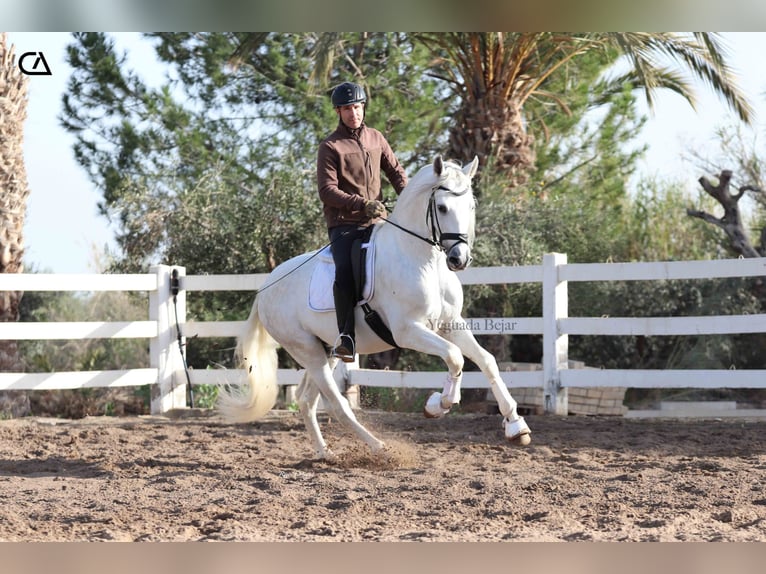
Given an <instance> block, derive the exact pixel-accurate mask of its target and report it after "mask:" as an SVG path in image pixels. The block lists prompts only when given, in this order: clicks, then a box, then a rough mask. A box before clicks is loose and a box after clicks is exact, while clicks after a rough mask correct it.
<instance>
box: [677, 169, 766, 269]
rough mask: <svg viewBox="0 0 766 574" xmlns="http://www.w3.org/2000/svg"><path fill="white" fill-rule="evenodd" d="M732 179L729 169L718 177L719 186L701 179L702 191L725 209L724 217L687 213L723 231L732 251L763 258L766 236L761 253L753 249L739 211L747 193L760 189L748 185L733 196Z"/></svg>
mask: <svg viewBox="0 0 766 574" xmlns="http://www.w3.org/2000/svg"><path fill="white" fill-rule="evenodd" d="M731 178H732V172H731V170H728V169H725V170H723V171H721V174H720V175H719V176H718V184H717V185H713V184H712V183H711V182H710V180H708V179H707V178H706V177H704V176H703V177H701V178H699V183H700V185H701V186H702V189H704V190H705V192H706V193H707V194H708V195H709V196H711V197H712V198H713V199H715V200H716V201H717V202H718V203H719V204H720V205H721V207H723V216H722V217H715V216H714V215H711V214H709V213H707V212H705V211H701V210H695V209H687V210H686V213H687V215H689V216H691V217H697V218H699V219H702V220H703V221H706V222H708V223H712V224H713V225H716V226H718V227H720V228H721V229H723V231H724V233H726V235H727V236H728V238H729V244H730V245H731V247H732V249H734V251H735V252H737V253H739V254H740V255H742V256H743V257H761V256H762V254H763V253H766V235H765V234H764V233H761V238H760V239H761V245H760V251H759V250H758V249H756V248H755V247H753V244H752V243H751V242H750V239H749V238H748V236H747V233H746V232H745V226H744V225H743V223H742V216H741V213H740V209H739V200H740V199H741V198H742V196H743V195H744V194H745V192H746V191H760V189H758V188H755V187H754V186H751V185H746V186H743V187H741V188H740V189H739V192H738V193H736V194H734V195H732V193H731V191H730V190H729V188H730V185H731Z"/></svg>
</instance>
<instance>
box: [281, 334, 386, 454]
mask: <svg viewBox="0 0 766 574" xmlns="http://www.w3.org/2000/svg"><path fill="white" fill-rule="evenodd" d="M284 347H285V350H286V351H287V352H288V353H290V355H291V356H292V357H293V358H294V359H295V360H296V361H298V362H299V363H300V364H302V365H303V366H304V367H305V368H306V375H305V377H306V378H307V381H306V382H305V385H304V387H305V389H306V391H307V392H306V393H304V394H305V395H306V399H307V403H306V414H304V420H306V417H307V416H308V417H309V422H308V424H307V429H309V435H310V436H312V432H314V431H313V430H312V429H316V435H314V436H318V437H319V440H320V442H319V443H315V449H316V448H317V446H321V445H324V441H323V440H322V439H321V434H320V433H319V430H318V425H317V426H316V427H314V423H315V422H316V406H315V405H314V408H313V409H312V408H309V406H310V405H309V403H308V401H309V400H310V401H311V404H314V403H315V401H316V400H317V397H316V396H315V395H314V393H318V394H321V395H322V398H323V399H324V403H325V407H326V408H327V409H328V410H329V411H330V412H331V413H332V414H333V415H334V416H335V417H336V418H338V419H339V420H340V421H341V422H342V423H344V424H345V425H346V426H348V427H349V428H350V429H352V430H353V431H354V432H355V433H356V434H357V436H359V438H360V439H362V440H363V441H364V442H365V443H366V444H367V446H369V447H370V449H371V450H372V451H373V452H378V451H380V450H382V449H383V448H385V444H384V443H383V442H382V441H380V440H378V439H377V438H376V437H375V436H374V435H373V434H372V433H371V432H370V431H368V430H367V429H366V428H365V427H364V426H363V425H362V424H361V423H360V422H359V421H358V420H356V415H354V411H353V410H351V406H350V405H349V403H348V400H347V399H346V397H344V396H343V395H342V394H341V392H340V389H339V388H338V385H337V383H336V382H335V379H334V378H333V374H332V367H331V366H330V364H329V363H328V359H327V355H326V354H325V350H324V347H323V346H322V344H321V343H320V342H319V341H318V340H317V339H313V338H312V341H311V342H308V341H305V342H304V344H303V345H298V344H296V342H295V341H293V343H292V344H291V345H289V346H288V345H285V346H284ZM333 366H334V363H333ZM312 388H313V390H311V389H312ZM301 412H303V410H302V411H301ZM314 436H312V440H314ZM324 448H325V450H327V447H326V446H324ZM320 456H321V455H320Z"/></svg>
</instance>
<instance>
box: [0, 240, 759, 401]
mask: <svg viewBox="0 0 766 574" xmlns="http://www.w3.org/2000/svg"><path fill="white" fill-rule="evenodd" d="M174 269H175V271H176V272H177V274H178V278H179V287H180V290H179V291H178V294H177V297H176V301H175V304H174V301H173V295H172V292H171V273H172V271H173V270H174ZM151 271H152V272H151V273H150V274H146V275H96V274H81V275H62V274H6V275H0V291H88V292H92V291H141V292H148V293H149V310H148V316H149V318H148V320H147V321H129V322H128V321H126V322H60V323H40V322H36V323H0V339H90V338H95V339H97V338H110V339H111V338H145V339H148V340H149V341H150V345H149V346H150V363H149V364H150V367H149V368H137V369H127V370H119V371H82V372H61V373H8V372H6V373H0V390H9V389H14V390H15V389H26V390H31V389H73V388H86V387H117V386H138V385H145V384H154V385H157V390H158V392H155V393H154V394H153V396H155V397H156V398H153V399H152V405H151V409H152V412H153V413H162V412H166V411H168V410H170V409H173V408H183V407H185V406H186V376H185V373H184V370H183V359H182V356H181V352H180V350H179V347H178V340H177V332H176V327H175V325H176V313H177V318H178V322H179V324H180V327H181V332H182V334H183V335H184V338H185V337H192V336H195V337H229V336H236V335H237V334H238V333H239V331H240V329H241V328H242V325H243V322H241V321H216V322H194V321H187V320H186V296H187V294H188V293H193V292H195V291H252V292H255V290H256V289H258V288H259V287H260V286H261V285H262V284H263V283H264V281H265V279H266V277H267V276H266V275H265V274H250V275H190V276H186V275H185V269H184V268H183V267H170V266H166V265H159V266H156V267H153V268H152V270H151ZM764 275H766V258H758V259H725V260H715V261H679V262H649V263H603V264H602V263H585V264H582V263H576V264H568V263H567V261H566V255H563V254H558V253H554V254H548V255H545V256H544V258H543V262H542V265H530V266H517V267H484V268H472V269H467V270H465V271H462V272H460V273H459V276H460V279H461V281H462V282H463V284H465V285H471V284H511V283H541V284H542V298H543V316H542V317H532V318H528V317H527V318H521V317H518V318H514V317H503V318H488V317H476V318H468V319H466V326H467V327H468V328H470V329H471V330H472V331H473V332H474V334H478V335H503V334H505V335H508V334H514V335H528V334H536V335H542V339H543V369H542V371H528V372H515V371H514V372H504V373H502V377H503V380H504V382H505V383H506V385H507V386H508V387H509V388H511V389H512V388H514V387H541V388H542V389H543V396H544V405H545V409H546V411H547V412H552V413H557V414H566V413H567V389H568V388H569V387H615V386H616V387H641V388H650V387H676V388H678V387H697V388H766V370H728V369H726V370H724V369H722V370H638V369H619V370H618V369H602V370H594V369H585V370H581V369H572V370H569V369H568V368H567V366H568V359H569V357H568V338H569V335H645V336H656V335H703V334H736V333H764V332H766V315H764V314H758V315H729V316H704V317H641V318H635V317H576V318H575V317H568V313H567V309H568V301H569V297H568V292H567V285H568V282H570V281H573V282H574V281H626V280H627V281H630V280H641V281H662V280H670V279H710V278H723V277H754V276H764ZM242 376H243V373H242V372H241V371H239V370H223V369H212V370H191V372H190V380H191V382H192V384H193V385H201V384H224V383H237V382H238V381H240V380H241V377H242ZM301 376H302V372H300V371H296V370H289V369H281V370H280V374H279V382H280V384H283V385H295V384H297V383H298V382H299V381H300V377H301ZM346 376H347V384H348V385H350V386H355V385H366V386H375V387H408V388H424V389H429V388H439V387H440V385H441V381H442V378H443V377H442V375H441V374H435V373H430V372H400V371H376V370H367V369H351V370H349V371H347V374H346ZM463 386H464V387H465V388H487V386H488V385H487V381H486V379H485V378H484V377H483V375H481V373H474V372H466V373H465V374H464V377H463Z"/></svg>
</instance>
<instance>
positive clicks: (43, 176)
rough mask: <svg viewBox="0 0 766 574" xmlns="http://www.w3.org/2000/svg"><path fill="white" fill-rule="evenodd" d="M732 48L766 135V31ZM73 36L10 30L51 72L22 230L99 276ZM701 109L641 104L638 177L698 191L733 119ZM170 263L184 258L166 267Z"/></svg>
mask: <svg viewBox="0 0 766 574" xmlns="http://www.w3.org/2000/svg"><path fill="white" fill-rule="evenodd" d="M114 37H115V39H116V42H117V47H118V50H123V49H125V50H128V55H129V63H130V64H131V65H132V66H135V67H138V68H139V69H140V70H141V72H142V74H148V75H149V76H148V77H147V76H145V77H146V78H147V81H148V82H149V83H153V82H155V81H159V80H161V78H162V71H161V69H160V68H159V66H154V65H153V64H154V62H155V59H154V53H153V48H152V46H151V43H149V42H147V41H145V40H142V39H141V38H140V35H139V34H136V33H127V32H123V33H118V34H114ZM724 37H725V40H726V44H727V46H728V48H729V50H730V54H729V63H730V65H731V66H732V68H733V70H734V72H735V73H736V74H737V81H738V83H739V86H740V88H741V89H742V91H743V92H744V93H745V95H746V96H747V97H748V99H749V100H750V102H751V104H752V105H753V107H754V108H755V110H756V124H755V130H756V131H759V132H760V133H761V134H765V135H766V130H765V129H764V126H766V76H765V75H764V74H763V69H764V68H763V66H764V64H763V54H766V33H761V32H749V33H748V32H743V33H733V34H725V35H724ZM70 38H71V36H70V34H69V33H67V32H60V33H59V32H23V33H20V32H9V33H8V44H9V45H12V46H14V51H15V54H16V58H17V60H18V58H19V57H20V56H21V55H22V54H23V53H25V52H29V51H33V52H43V53H44V55H45V59H46V61H47V63H48V66H49V67H50V70H51V72H52V74H51V75H50V76H30V82H29V84H30V85H29V105H28V110H27V112H28V117H27V121H26V125H25V141H24V155H25V163H26V169H27V179H28V181H29V187H30V197H29V201H28V204H27V220H26V225H25V230H24V236H25V245H26V257H25V262H26V266H27V270H34V271H37V272H52V273H97V272H100V271H101V267H100V262H101V261H103V256H102V255H101V254H103V252H104V251H105V250H106V249H112V250H114V249H115V243H114V229H113V228H111V227H110V225H109V222H108V221H107V219H106V218H105V217H104V216H102V215H100V214H99V211H98V207H97V205H98V202H99V200H100V196H99V193H98V191H97V190H96V189H95V188H94V186H93V185H92V184H91V183H90V181H89V180H88V178H87V176H86V174H85V172H84V170H83V169H82V168H81V167H80V166H79V165H78V164H77V163H76V161H75V159H74V154H73V151H72V145H73V144H74V137H73V136H72V135H70V134H68V133H67V132H66V131H65V130H64V128H63V127H61V125H60V122H59V120H58V116H59V114H60V108H61V95H62V93H63V92H64V91H65V90H66V84H67V81H68V78H69V75H70V69H69V67H68V65H67V64H66V62H65V47H66V45H67V44H68V43H69V42H70ZM697 94H698V105H697V110H696V111H695V110H694V109H692V108H691V106H689V104H688V103H687V102H686V101H685V100H684V99H683V98H681V97H680V96H678V95H675V94H661V95H659V96H658V97H657V100H656V103H655V109H654V111H653V112H652V111H649V110H648V109H647V108H646V107H645V105H644V104H643V103H642V104H641V107H640V111H641V113H645V114H647V116H648V122H647V124H646V126H645V127H644V129H643V130H642V133H641V134H640V136H639V138H638V141H640V142H645V143H646V144H648V145H649V150H648V151H647V153H646V156H645V157H644V159H643V160H641V162H640V164H639V168H640V173H639V177H644V176H647V177H656V178H659V179H672V180H673V181H677V182H681V183H682V184H683V186H684V187H685V188H686V189H688V190H690V193H691V192H693V190H694V189H695V186H697V185H698V184H697V183H696V182H697V179H699V177H700V176H702V175H708V176H713V175H715V174H703V173H699V171H698V169H697V168H695V167H694V166H693V165H692V164H691V163H689V162H688V161H686V160H684V158H685V157H688V153H689V151H691V150H697V151H701V152H702V153H704V152H705V150H714V151H715V150H716V146H717V144H716V141H715V131H716V128H718V127H721V126H723V125H729V124H732V123H733V122H734V121H735V120H734V116H733V114H732V113H731V112H730V111H729V110H728V108H727V107H726V106H725V104H724V103H723V102H722V101H721V100H720V99H719V98H718V97H717V96H715V95H714V94H712V92H711V91H710V90H707V89H705V88H704V86H701V85H700V86H699V87H698V89H697ZM163 263H166V264H171V265H172V264H180V265H183V262H177V261H165V262H163Z"/></svg>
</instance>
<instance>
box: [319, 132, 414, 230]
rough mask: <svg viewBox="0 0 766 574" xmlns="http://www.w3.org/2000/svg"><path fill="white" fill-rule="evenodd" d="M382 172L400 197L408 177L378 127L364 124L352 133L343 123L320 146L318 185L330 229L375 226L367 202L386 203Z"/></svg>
mask: <svg viewBox="0 0 766 574" xmlns="http://www.w3.org/2000/svg"><path fill="white" fill-rule="evenodd" d="M354 132H355V133H354ZM381 170H382V171H383V172H384V173H385V174H386V177H387V178H388V180H389V181H390V182H391V184H392V185H393V186H394V190H396V194H397V195H398V194H400V193H401V192H402V190H403V189H404V187H405V186H406V185H407V174H406V173H404V169H403V168H402V166H401V165H400V164H399V161H398V160H397V159H396V156H395V155H394V152H393V151H392V150H391V146H389V145H388V142H387V141H386V139H385V137H383V134H381V133H380V132H379V131H378V130H376V129H374V128H370V127H367V126H365V125H364V124H362V127H360V128H359V129H358V130H354V131H353V132H352V130H350V129H349V128H348V127H347V126H346V125H345V124H343V123H342V122H340V123H339V124H338V128H337V129H336V130H335V131H334V132H333V133H332V134H330V135H329V136H328V137H327V138H326V139H325V140H323V141H322V143H321V144H319V152H318V154H317V183H318V185H319V198H320V199H321V200H322V203H323V204H324V216H325V220H326V221H327V227H328V228H332V227H335V226H337V225H349V224H357V225H369V224H371V223H373V221H372V220H371V219H370V218H369V217H367V216H366V215H365V213H364V203H365V200H369V199H377V200H380V201H382V200H383V193H382V191H381V182H380V173H381Z"/></svg>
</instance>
